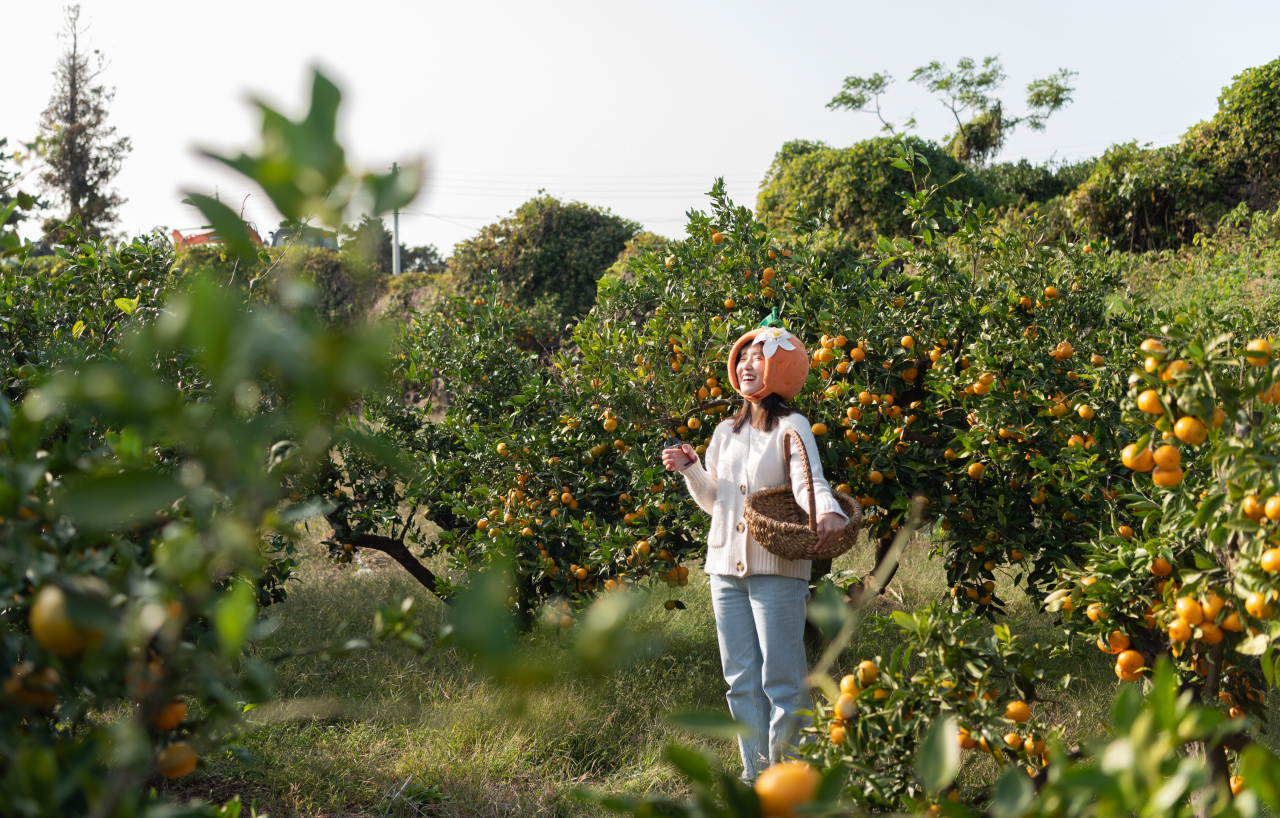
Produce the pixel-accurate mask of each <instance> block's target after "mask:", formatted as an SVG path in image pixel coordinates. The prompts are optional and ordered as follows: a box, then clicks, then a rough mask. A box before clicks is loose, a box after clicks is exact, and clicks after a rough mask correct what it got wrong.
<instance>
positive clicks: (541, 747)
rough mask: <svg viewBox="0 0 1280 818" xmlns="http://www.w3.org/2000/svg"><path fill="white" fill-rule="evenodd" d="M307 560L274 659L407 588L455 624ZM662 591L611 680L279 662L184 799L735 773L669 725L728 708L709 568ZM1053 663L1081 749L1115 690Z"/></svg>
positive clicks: (881, 610)
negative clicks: (518, 679) (237, 753)
mask: <svg viewBox="0 0 1280 818" xmlns="http://www.w3.org/2000/svg"><path fill="white" fill-rule="evenodd" d="M317 539H318V538H317ZM927 546H928V543H927V541H917V542H915V543H912V544H911V545H910V546H909V547H908V549H907V550H906V552H905V554H904V556H903V564H902V567H901V570H900V571H899V572H898V575H897V576H896V577H895V578H894V581H893V582H892V583H891V586H890V588H889V590H888V593H887V594H886V595H885V596H883V597H880V598H878V599H877V600H875V601H874V602H873V603H872V605H871V606H870V610H869V612H870V613H872V614H886V613H888V612H889V611H890V610H892V609H894V608H903V609H907V610H910V609H914V608H917V607H919V606H921V605H924V604H927V603H928V602H929V601H932V600H936V599H938V598H939V597H941V596H942V595H943V593H944V590H945V577H944V575H943V571H942V567H941V565H940V563H939V562H937V561H935V560H930V559H929V558H928V552H927ZM309 552H310V557H311V558H309V559H307V561H306V562H305V564H304V569H303V575H302V578H301V580H300V581H299V582H298V583H297V584H296V585H294V586H293V588H292V591H291V594H290V598H289V600H288V601H287V602H286V603H284V604H282V605H280V606H278V607H277V608H275V609H272V610H271V614H272V615H273V616H276V617H278V618H279V620H280V627H279V628H278V629H277V630H276V631H275V633H274V634H272V636H271V637H270V638H269V639H268V640H267V642H266V643H264V644H263V645H261V646H260V650H261V651H262V652H263V653H266V654H271V653H274V652H276V651H280V650H286V649H289V648H293V647H302V646H306V645H310V644H316V643H319V642H323V641H325V640H328V639H331V638H333V637H334V636H336V635H338V634H342V633H350V634H357V633H360V632H362V631H367V629H368V625H369V620H370V618H371V617H372V611H373V610H374V609H375V605H376V603H377V602H379V601H381V602H386V603H395V602H398V601H399V600H400V599H401V598H402V597H403V596H405V595H408V594H412V595H414V596H415V597H416V598H417V599H418V600H420V601H421V602H422V603H423V604H422V605H421V608H422V614H421V617H420V631H421V632H422V633H424V634H428V635H429V634H431V633H433V632H435V630H436V629H437V628H438V627H439V625H440V624H442V623H443V621H444V617H445V607H444V606H443V605H442V604H441V603H439V602H438V601H437V600H435V599H434V597H432V596H431V595H430V594H428V593H425V592H424V590H423V589H422V588H420V587H418V586H417V585H416V584H415V583H414V582H413V581H412V579H411V578H409V576H408V575H407V574H406V573H405V572H404V571H403V570H401V569H400V568H399V567H398V566H396V565H395V564H394V563H390V561H389V560H381V561H376V562H374V564H372V565H370V566H368V567H367V569H366V570H358V571H357V570H352V568H354V567H356V566H349V567H347V568H345V569H339V568H337V567H334V566H332V565H330V564H329V563H327V562H325V561H323V560H321V559H319V558H318V553H319V552H318V549H316V548H314V546H312V547H310V548H309ZM851 553H852V555H851V556H848V557H845V558H843V559H842V561H841V563H840V564H838V565H837V568H853V569H858V570H864V571H865V570H866V569H867V568H869V567H870V565H869V561H870V554H869V549H855V551H854V552H851ZM1001 584H1002V586H1003V587H1002V588H1001V589H1000V590H1001V591H1002V592H1003V593H1002V596H1004V597H1005V598H1007V599H1012V600H1014V602H1013V603H1012V605H1011V609H1010V617H1011V619H1012V621H1013V625H1014V629H1015V631H1016V632H1018V633H1021V634H1024V638H1026V639H1028V640H1030V641H1040V642H1042V643H1047V642H1049V641H1052V639H1053V634H1052V630H1053V628H1054V626H1053V623H1052V620H1051V618H1050V617H1048V616H1047V615H1041V614H1035V613H1033V611H1032V609H1031V606H1030V605H1029V604H1028V602H1027V601H1026V599H1025V598H1024V597H1023V596H1022V593H1021V591H1020V590H1017V589H1014V588H1013V587H1012V583H1011V582H1010V581H1009V580H1008V579H1007V578H1006V579H1005V580H1004V581H1003V582H1002V583H1001ZM666 597H667V591H666V589H665V588H663V589H662V590H661V591H659V592H654V594H653V598H652V599H651V600H650V602H649V603H648V604H646V605H645V606H644V607H643V608H642V609H641V611H640V613H639V614H638V621H637V622H636V627H637V628H639V629H641V630H644V631H647V632H649V633H650V634H653V635H656V636H659V637H661V638H663V639H665V640H666V642H667V647H666V649H665V650H664V651H663V652H662V653H661V654H660V655H657V656H654V657H651V658H648V659H645V660H643V661H640V662H638V663H636V664H634V665H632V666H630V667H628V668H626V669H625V670H624V671H622V672H621V673H619V674H617V675H616V676H614V677H611V678H609V679H606V680H604V681H602V682H593V683H588V682H586V681H583V680H581V679H572V678H566V679H564V680H562V681H560V682H558V683H557V684H555V685H553V686H551V687H548V688H543V689H539V690H534V691H519V690H513V689H510V688H508V687H505V686H503V685H500V684H497V683H495V682H492V681H490V680H488V679H486V678H484V677H483V676H481V675H479V674H478V673H476V672H475V671H474V670H473V669H472V668H471V667H470V666H469V665H468V663H466V662H465V661H462V660H461V659H459V658H458V657H457V656H456V655H455V654H454V653H453V652H451V651H448V650H440V651H435V652H432V653H430V654H428V655H426V656H417V655H415V654H413V653H412V652H411V651H409V650H408V649H406V648H404V647H403V646H400V645H377V646H375V647H374V648H372V649H370V650H368V651H364V652H363V653H361V654H357V655H356V656H355V657H353V658H349V659H345V660H334V661H323V660H320V659H315V658H296V659H291V660H288V661H286V662H284V663H282V664H281V666H280V667H279V669H278V670H279V674H278V684H279V699H278V701H277V702H276V703H275V704H273V705H272V706H270V707H265V708H261V709H259V710H257V711H255V712H253V713H251V714H250V718H249V724H248V728H247V730H246V732H245V734H244V736H243V737H242V740H241V743H242V744H243V745H244V746H245V747H246V748H247V749H248V750H249V752H250V753H251V755H252V756H253V759H254V761H253V763H252V764H251V765H250V766H248V767H247V768H246V767H242V766H241V765H240V764H239V763H238V762H236V761H235V760H233V759H231V758H229V757H228V758H225V759H209V760H207V763H206V764H204V765H203V766H202V767H201V769H200V770H199V771H198V772H197V773H196V774H195V775H193V776H191V777H190V778H189V779H187V780H184V782H183V787H182V791H183V793H184V794H191V795H201V796H203V797H212V798H214V799H216V800H219V801H222V800H226V799H227V798H229V797H230V796H231V795H233V794H237V793H238V794H240V795H241V797H242V798H243V799H244V800H245V801H246V803H248V802H251V801H252V802H256V803H257V805H258V807H259V809H260V810H262V809H265V810H267V811H269V812H270V813H271V814H272V815H276V816H279V815H330V816H337V815H402V816H404V815H428V814H429V815H440V816H462V815H468V816H471V815H480V816H488V815H493V816H497V815H504V816H506V815H531V816H541V815H547V816H561V815H565V816H567V815H582V814H588V813H589V812H590V808H589V807H588V806H587V805H584V804H582V803H580V802H578V801H576V800H574V799H573V798H572V796H571V795H570V791H571V790H572V789H573V788H574V787H575V786H586V787H590V788H593V789H597V790H604V791H611V792H629V793H644V792H651V791H664V792H669V793H670V792H673V793H677V794H678V793H680V792H681V785H680V784H679V783H678V782H677V781H675V780H673V779H672V777H671V774H670V770H669V768H667V767H666V766H665V765H664V764H663V763H662V761H661V754H662V750H663V748H664V746H665V745H666V744H667V743H669V742H671V741H682V742H685V743H689V744H694V745H698V746H701V747H703V748H705V749H707V750H709V751H711V752H713V753H714V754H716V755H717V756H719V757H720V758H721V759H722V760H723V761H724V762H725V763H726V764H727V765H730V766H733V765H735V764H736V749H735V747H734V746H733V745H732V744H731V743H730V742H727V741H712V740H706V739H699V738H695V737H693V736H690V735H687V734H684V733H682V732H681V731H680V730H679V729H678V728H675V727H673V726H671V725H669V724H668V723H667V722H666V721H664V714H666V713H668V712H671V711H674V710H684V709H695V708H696V709H722V708H723V707H724V699H723V693H724V682H723V679H722V678H721V675H720V669H719V654H718V649H717V646H716V637H715V623H714V620H713V617H712V613H711V604H710V593H709V587H708V582H707V578H706V575H705V574H703V573H702V572H701V571H699V570H696V569H694V568H692V566H691V572H690V583H689V586H688V587H687V588H684V589H682V592H681V594H680V597H681V598H682V599H683V600H684V601H685V602H686V603H687V604H688V606H689V607H688V609H687V610H684V611H676V612H668V611H666V610H665V609H663V607H662V604H661V603H662V601H664V600H665V599H666ZM895 645H896V643H895V637H894V635H893V633H892V632H891V630H880V629H876V628H874V627H864V628H862V629H861V630H860V632H859V633H858V634H857V635H856V636H855V639H854V641H853V644H852V645H851V646H850V647H849V650H848V651H847V652H846V654H845V656H844V657H842V660H841V662H840V663H839V664H840V666H839V667H837V668H835V669H834V670H835V671H836V672H837V673H839V672H843V671H844V670H845V669H846V668H848V667H851V666H852V665H853V664H856V662H857V661H859V660H860V659H862V658H866V657H869V656H874V655H882V656H887V655H889V654H890V653H891V652H892V651H893V649H894V647H895ZM540 649H543V650H555V648H554V647H552V646H544V647H542V648H540ZM1048 670H1049V671H1050V674H1051V675H1053V676H1057V675H1061V674H1064V673H1071V674H1072V676H1073V677H1074V678H1075V680H1076V681H1075V682H1073V684H1072V686H1071V688H1069V690H1068V692H1067V693H1066V694H1065V695H1063V696H1062V699H1061V702H1060V703H1058V704H1054V705H1047V708H1048V712H1046V713H1044V714H1043V715H1045V716H1047V717H1048V718H1049V719H1050V720H1053V721H1057V722H1060V723H1063V724H1065V725H1066V727H1067V730H1068V736H1069V737H1070V738H1083V737H1087V736H1093V735H1098V734H1099V733H1100V731H1101V730H1103V729H1104V728H1103V725H1105V724H1106V722H1107V720H1108V719H1107V713H1108V710H1109V707H1110V703H1111V701H1112V699H1113V697H1114V694H1115V690H1116V685H1117V683H1116V682H1115V679H1114V676H1112V674H1111V672H1110V668H1109V665H1108V662H1107V661H1106V658H1105V657H1104V656H1102V654H1097V655H1092V654H1090V653H1085V654H1083V655H1081V656H1076V657H1070V658H1062V659H1057V660H1052V661H1050V662H1049V663H1048ZM966 755H967V756H969V758H968V759H967V761H966V766H965V768H964V769H963V771H962V782H963V781H970V782H973V781H978V780H983V779H987V780H989V779H990V778H991V777H993V775H994V767H993V763H992V761H991V760H990V759H989V758H987V757H982V756H980V754H976V753H974V754H966ZM406 782H407V786H405V785H406ZM401 789H402V791H400V792H399V794H398V795H397V791H398V790H401ZM393 796H395V797H393Z"/></svg>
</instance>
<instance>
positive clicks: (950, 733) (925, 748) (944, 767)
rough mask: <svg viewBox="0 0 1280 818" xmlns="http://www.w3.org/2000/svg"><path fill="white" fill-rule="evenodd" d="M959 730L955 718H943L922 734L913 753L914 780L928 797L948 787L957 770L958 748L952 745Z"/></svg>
mask: <svg viewBox="0 0 1280 818" xmlns="http://www.w3.org/2000/svg"><path fill="white" fill-rule="evenodd" d="M958 732H959V728H958V726H957V723H956V719H955V716H951V715H948V716H944V717H943V718H941V719H938V720H937V721H935V722H934V723H933V724H931V725H929V729H928V730H927V731H925V734H924V737H923V738H922V739H921V740H920V747H919V749H918V750H916V758H915V772H916V777H918V778H919V779H920V782H921V783H922V784H923V785H924V788H925V791H926V792H928V793H931V794H936V793H938V792H941V791H942V790H943V789H945V788H947V787H949V786H951V782H953V781H955V780H956V773H957V772H958V771H959V770H960V745H959V743H958V742H957V741H956V735H957V733H958Z"/></svg>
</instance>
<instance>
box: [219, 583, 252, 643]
mask: <svg viewBox="0 0 1280 818" xmlns="http://www.w3.org/2000/svg"><path fill="white" fill-rule="evenodd" d="M256 597H257V594H255V593H254V589H253V586H252V585H250V584H249V583H248V582H235V583H233V584H232V585H231V590H230V592H228V593H224V594H223V595H222V599H220V600H218V605H217V607H216V608H215V609H214V612H213V628H214V630H215V631H217V633H218V641H219V643H220V644H221V646H222V655H223V657H224V658H226V659H227V660H228V661H230V660H232V659H234V658H235V657H236V656H237V655H238V654H239V653H240V649H241V648H242V647H244V643H245V640H246V639H248V637H249V628H250V627H252V626H253V620H254V619H256V618H257V616H258V600H257V598H256Z"/></svg>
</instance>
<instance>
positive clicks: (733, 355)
mask: <svg viewBox="0 0 1280 818" xmlns="http://www.w3.org/2000/svg"><path fill="white" fill-rule="evenodd" d="M808 372H809V356H808V354H807V353H806V352H805V349H804V347H803V346H802V345H801V343H800V340H799V339H798V338H796V337H795V336H794V335H792V334H791V333H789V332H787V331H786V330H785V329H782V328H780V327H762V328H759V329H754V330H752V331H750V332H748V333H747V334H745V335H743V336H742V337H741V338H739V339H738V341H737V343H735V344H734V345H733V349H732V351H731V352H730V354H729V381H730V383H731V384H732V385H733V388H734V389H736V390H737V391H738V393H739V394H740V395H742V397H743V398H744V400H743V402H742V408H741V409H740V410H738V412H736V413H735V414H734V415H732V416H731V417H729V418H728V419H727V420H725V421H724V422H722V423H721V424H720V425H719V426H717V427H716V430H715V432H714V433H713V434H712V436H711V442H710V443H709V444H708V445H707V450H706V464H705V467H704V466H703V465H702V464H701V463H699V461H698V457H697V455H696V454H695V453H694V451H693V449H692V448H691V447H690V446H689V445H688V444H685V445H683V446H681V447H679V448H672V449H667V450H665V451H664V452H663V455H662V461H663V464H664V465H665V466H666V467H667V469H668V470H669V471H670V470H679V471H680V472H681V474H683V475H684V478H685V482H686V484H687V485H688V488H689V493H690V494H691V495H692V496H693V499H694V501H695V502H697V504H698V505H699V506H700V507H701V508H702V510H703V511H706V512H707V513H709V514H710V515H711V531H710V534H709V536H708V538H707V559H706V570H707V573H708V574H710V577H711V602H712V607H713V608H714V610H715V617H716V632H717V636H718V639H719V642H720V663H721V666H722V667H723V669H724V679H725V681H726V682H728V684H729V694H728V699H729V712H730V713H731V714H732V715H733V717H734V719H736V720H737V721H739V722H741V723H743V724H745V725H747V726H748V727H750V728H751V731H752V734H751V735H748V736H742V737H739V739H738V749H739V750H740V751H741V753H742V767H743V772H742V777H743V779H745V780H747V781H754V780H755V778H756V776H757V775H758V774H759V773H760V772H762V771H763V770H764V769H765V768H766V767H768V766H769V765H770V764H772V763H775V762H777V761H778V760H779V759H780V757H781V755H782V752H783V750H784V748H785V747H786V745H788V744H794V743H795V738H796V735H797V734H798V732H799V730H800V727H801V719H800V717H798V716H796V715H794V714H795V712H796V711H797V710H808V709H810V708H811V707H812V701H811V700H810V698H809V686H808V684H807V681H806V680H807V676H808V666H807V663H806V661H805V655H804V640H803V637H804V622H805V604H806V602H807V601H808V599H809V568H810V564H809V561H808V560H786V559H782V558H780V557H777V556H774V555H773V554H771V553H769V552H768V551H765V550H764V549H763V548H761V547H760V544H759V543H757V542H756V540H755V538H754V537H752V536H751V533H750V532H749V531H748V530H747V524H746V521H745V519H744V517H743V504H744V501H745V500H746V498H747V495H748V494H750V493H751V492H753V491H755V490H756V489H761V488H767V487H769V486H776V485H781V484H782V483H786V482H789V483H790V485H791V488H792V491H793V492H794V493H795V497H796V502H797V503H799V504H800V507H801V508H804V509H808V507H809V498H808V493H807V491H806V489H805V477H804V464H803V462H802V461H801V459H800V457H799V454H798V453H795V454H794V455H793V457H792V458H791V474H790V475H787V474H784V472H783V449H782V446H783V438H784V435H786V433H787V431H788V430H790V429H794V430H796V431H797V432H799V433H800V438H801V440H803V441H804V445H805V448H806V449H807V450H808V453H809V463H810V464H811V465H812V467H813V489H814V493H815V495H816V499H817V510H818V534H819V538H818V548H819V549H824V548H827V547H828V546H830V545H832V544H834V543H835V541H836V539H837V538H838V537H839V535H840V532H841V531H843V530H844V527H845V525H846V523H848V517H846V516H845V514H844V512H843V511H841V510H840V505H839V503H837V502H836V498H835V497H834V496H833V495H832V493H831V488H830V486H828V485H827V481H826V480H825V479H823V476H822V466H821V463H820V461H819V459H818V449H817V444H816V442H815V441H814V438H813V433H812V431H810V428H809V421H807V420H806V419H805V418H804V416H803V415H801V414H800V413H799V412H796V411H795V410H793V409H792V408H791V407H790V406H788V405H787V403H786V402H787V401H789V400H791V399H792V398H794V397H795V396H796V394H797V393H798V392H799V391H800V389H801V387H803V386H804V382H805V378H806V377H807V376H808ZM793 443H794V441H793ZM766 739H767V742H766Z"/></svg>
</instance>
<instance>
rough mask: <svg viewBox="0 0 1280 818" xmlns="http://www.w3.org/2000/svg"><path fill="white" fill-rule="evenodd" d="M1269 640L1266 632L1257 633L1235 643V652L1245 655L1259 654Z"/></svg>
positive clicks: (1265, 647)
mask: <svg viewBox="0 0 1280 818" xmlns="http://www.w3.org/2000/svg"><path fill="white" fill-rule="evenodd" d="M1270 642H1271V637H1270V636H1269V635H1268V634H1265V633H1258V634H1255V635H1253V636H1250V637H1249V638H1248V639H1245V640H1244V641H1242V642H1240V643H1239V644H1238V645H1236V652H1237V653H1243V654H1244V655H1245V656H1261V655H1262V654H1263V652H1264V651H1265V650H1266V649H1267V645H1268V644H1270Z"/></svg>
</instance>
